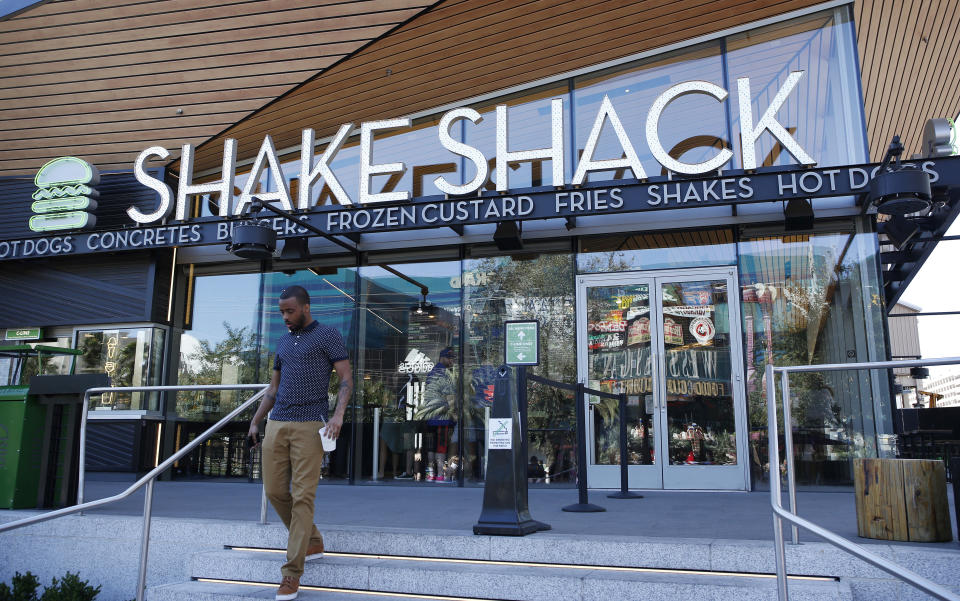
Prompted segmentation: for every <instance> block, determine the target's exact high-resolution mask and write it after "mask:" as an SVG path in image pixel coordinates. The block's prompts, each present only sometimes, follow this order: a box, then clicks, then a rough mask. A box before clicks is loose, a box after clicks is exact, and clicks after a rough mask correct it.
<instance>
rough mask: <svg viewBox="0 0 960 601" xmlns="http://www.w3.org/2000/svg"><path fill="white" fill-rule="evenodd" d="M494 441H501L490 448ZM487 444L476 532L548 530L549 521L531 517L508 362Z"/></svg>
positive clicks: (500, 378)
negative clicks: (484, 477) (505, 432)
mask: <svg viewBox="0 0 960 601" xmlns="http://www.w3.org/2000/svg"><path fill="white" fill-rule="evenodd" d="M501 420H508V421H506V422H504V421H501ZM499 426H502V427H503V428H505V429H506V430H507V431H508V432H509V435H506V434H504V433H502V432H499V430H498V427H499ZM495 430H496V431H495ZM498 433H499V434H498ZM491 441H495V442H499V443H500V444H497V445H496V446H494V447H492V448H489V447H490V442H491ZM487 445H488V449H487V473H486V485H485V487H484V489H483V508H482V510H481V511H480V519H479V520H478V521H477V523H476V524H474V526H473V533H474V534H494V535H499V536H524V535H527V534H531V533H533V532H538V531H540V530H549V529H550V526H549V524H544V523H543V522H538V521H537V520H535V519H533V518H532V517H530V509H529V505H528V501H527V465H526V461H524V457H523V456H522V455H521V453H522V452H523V443H522V440H521V433H520V414H519V411H518V406H517V395H516V394H515V393H514V391H513V387H512V385H511V381H510V369H509V368H508V367H507V366H502V367H500V369H499V370H498V371H497V379H496V383H495V385H494V400H493V410H492V411H491V413H490V425H489V426H488V429H487ZM498 447H499V448H498Z"/></svg>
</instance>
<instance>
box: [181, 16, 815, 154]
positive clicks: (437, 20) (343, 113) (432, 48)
mask: <svg viewBox="0 0 960 601" xmlns="http://www.w3.org/2000/svg"><path fill="white" fill-rule="evenodd" d="M815 4H817V2H815V1H813V0H779V1H774V0H746V1H743V0H647V1H645V2H633V1H629V0H599V1H595V2H567V1H564V0H539V1H528V2H520V1H517V0H484V1H478V0H446V1H445V2H443V3H442V4H440V5H439V6H436V7H434V8H433V9H431V10H430V11H428V12H425V13H424V14H422V15H420V16H419V17H417V18H416V19H414V20H412V21H411V22H409V23H407V24H406V25H404V26H402V27H400V28H398V29H397V30H396V31H394V32H393V33H391V34H390V35H389V36H386V37H383V38H381V39H379V40H377V41H375V42H374V43H372V44H370V45H369V46H367V47H366V48H364V49H363V50H362V51H360V52H358V53H356V54H355V55H354V56H352V57H350V59H349V60H347V61H344V62H342V63H340V64H339V65H337V66H336V67H335V68H332V69H329V70H328V71H326V72H324V73H321V74H319V75H318V76H316V77H314V78H312V79H311V80H310V81H307V82H305V83H304V84H303V85H301V86H299V87H298V88H296V89H295V90H293V91H291V92H290V93H288V94H287V95H285V96H284V97H283V98H280V99H278V100H277V101H276V102H273V103H272V104H270V105H269V106H268V107H265V108H264V109H262V110H260V111H257V112H256V113H255V114H253V115H251V116H250V117H248V118H246V119H244V120H243V121H242V122H240V123H238V124H236V125H235V126H233V127H231V128H229V129H228V130H226V131H225V132H224V133H223V134H221V135H219V136H216V137H215V138H213V139H211V140H210V141H208V142H207V143H205V144H204V145H203V146H202V147H201V149H200V150H199V151H198V154H197V159H196V171H197V172H202V171H203V170H206V169H216V168H217V167H218V166H219V162H220V160H221V159H220V155H221V153H222V150H223V140H224V138H227V137H233V138H237V140H238V142H239V150H238V156H239V157H241V158H250V157H252V156H253V155H254V154H256V151H257V150H258V148H259V146H260V143H261V142H262V140H263V136H264V135H265V134H268V133H269V134H271V135H272V136H273V138H274V143H275V144H276V147H277V148H278V149H280V148H287V147H291V146H295V145H298V144H299V141H300V130H301V128H302V127H305V126H306V125H308V124H309V126H310V127H313V128H314V129H315V130H316V131H317V137H318V138H322V137H324V136H329V135H332V134H333V133H334V132H335V131H336V128H337V127H338V126H339V125H340V124H342V123H347V122H353V123H357V122H360V121H368V120H374V119H382V118H389V117H397V116H401V115H405V114H410V113H415V112H418V111H422V110H426V109H429V108H431V107H435V106H440V105H443V104H446V103H451V102H456V101H459V100H462V99H465V98H470V97H474V96H477V95H480V94H485V93H490V92H494V91H497V90H501V89H504V88H508V87H511V86H515V85H520V84H524V83H527V82H531V81H535V80H537V79H540V78H543V77H547V76H550V75H555V74H557V73H558V72H564V71H570V70H573V69H578V68H582V67H589V66H591V65H596V64H598V63H601V62H604V61H608V60H611V59H616V58H621V57H623V56H628V55H631V54H635V53H638V52H642V51H646V50H651V49H654V48H657V47H661V46H665V45H669V44H673V43H675V42H680V41H683V40H686V39H690V38H694V37H698V36H701V35H705V34H709V33H713V32H716V31H719V30H722V29H727V28H731V27H735V26H737V25H742V24H744V23H749V22H751V21H757V20H760V19H764V18H766V17H771V16H774V15H777V14H781V13H784V12H789V11H792V10H796V9H800V8H805V7H808V6H813V5H815ZM172 167H176V165H175V164H174V165H172Z"/></svg>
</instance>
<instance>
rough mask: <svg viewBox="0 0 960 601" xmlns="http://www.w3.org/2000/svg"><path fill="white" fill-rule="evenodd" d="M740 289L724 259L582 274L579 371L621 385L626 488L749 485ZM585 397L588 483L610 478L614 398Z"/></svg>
mask: <svg viewBox="0 0 960 601" xmlns="http://www.w3.org/2000/svg"><path fill="white" fill-rule="evenodd" d="M736 290H737V287H736V278H735V274H734V271H733V269H732V268H730V267H723V268H711V269H696V270H683V271H666V272H656V273H650V274H646V273H639V274H638V273H620V274H602V275H592V276H580V277H579V278H578V285H577V296H578V299H577V300H578V319H577V322H578V323H577V326H578V338H577V340H578V361H579V367H580V377H581V381H583V382H584V383H585V384H586V385H587V387H589V388H594V389H598V390H604V391H608V392H614V393H617V392H621V391H623V392H626V393H627V399H628V402H627V420H628V424H627V455H628V462H629V465H630V468H629V477H630V487H631V488H667V489H704V490H745V489H746V488H747V487H748V482H749V481H748V479H747V471H746V465H747V464H746V456H745V452H746V441H745V440H744V436H743V434H744V432H746V427H745V423H746V403H745V397H744V394H743V386H742V375H741V374H742V373H743V368H742V359H741V352H740V328H739V323H740V321H739V312H738V309H739V307H738V304H737V299H738V294H737V293H736ZM585 402H586V403H587V404H588V406H587V418H588V419H587V421H588V423H587V439H588V479H589V483H590V486H592V487H596V488H616V487H618V486H619V484H620V480H619V478H620V476H619V462H620V444H619V431H620V430H619V428H620V422H619V419H620V417H619V412H618V407H617V403H616V402H615V401H610V400H606V399H601V398H599V397H594V396H587V398H586V399H585Z"/></svg>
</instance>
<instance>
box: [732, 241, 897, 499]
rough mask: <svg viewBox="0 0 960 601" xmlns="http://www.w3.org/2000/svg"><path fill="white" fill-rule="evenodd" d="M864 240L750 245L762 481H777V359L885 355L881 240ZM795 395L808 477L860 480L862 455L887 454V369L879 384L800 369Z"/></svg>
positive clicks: (750, 375)
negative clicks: (772, 408) (770, 380)
mask: <svg viewBox="0 0 960 601" xmlns="http://www.w3.org/2000/svg"><path fill="white" fill-rule="evenodd" d="M859 237H871V235H870V234H854V233H853V232H833V233H830V232H828V233H817V234H803V235H782V236H769V237H758V238H751V239H747V240H744V241H743V242H741V243H740V261H741V263H740V265H741V271H740V277H741V282H740V283H741V294H742V296H743V303H742V305H741V306H742V310H743V316H744V318H743V322H744V323H743V327H744V332H745V337H744V339H745V347H746V349H745V351H746V352H745V356H746V373H747V395H748V398H749V420H750V429H751V435H750V446H751V453H750V455H751V471H752V473H753V477H754V481H755V485H756V484H760V483H765V482H766V480H767V478H768V477H769V466H768V464H767V459H766V457H767V441H766V431H767V430H766V429H767V406H766V395H765V393H764V390H765V388H764V384H763V373H764V368H765V366H766V365H767V363H770V362H773V363H774V364H775V365H807V364H817V363H843V362H853V361H868V360H875V359H877V358H879V357H882V356H883V353H884V349H883V344H884V343H883V338H882V337H878V336H876V335H874V334H872V333H871V332H872V331H873V330H875V325H876V324H877V322H878V321H880V320H882V311H883V304H882V302H881V300H880V299H881V296H880V290H879V288H878V286H879V284H878V283H877V281H876V277H875V276H876V273H877V265H876V251H875V248H876V246H875V244H873V243H872V241H868V240H864V241H863V242H864V244H860V243H858V242H859V241H858V240H857V238H859ZM778 394H779V393H778ZM790 398H791V404H792V408H793V411H792V417H793V424H794V434H793V440H794V447H795V453H796V455H795V458H796V467H797V482H798V483H801V484H850V483H852V480H853V476H852V459H853V458H854V457H876V456H877V439H876V435H875V434H876V432H877V427H876V422H879V423H880V424H881V427H880V430H881V432H882V433H890V432H889V429H888V428H889V425H888V424H889V417H888V415H889V411H890V409H889V402H890V401H889V388H888V384H887V382H886V373H885V372H880V373H878V375H877V381H873V380H872V374H871V372H867V371H859V372H855V371H850V372H836V371H835V372H824V373H815V372H813V373H804V374H794V375H792V376H791V377H790ZM877 414H880V415H877ZM875 420H876V421H875ZM781 445H782V442H781ZM781 448H782V446H781ZM781 469H785V468H783V466H781Z"/></svg>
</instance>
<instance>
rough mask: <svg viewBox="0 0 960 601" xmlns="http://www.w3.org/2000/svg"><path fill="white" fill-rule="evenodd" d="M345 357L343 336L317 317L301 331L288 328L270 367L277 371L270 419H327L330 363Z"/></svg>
mask: <svg viewBox="0 0 960 601" xmlns="http://www.w3.org/2000/svg"><path fill="white" fill-rule="evenodd" d="M346 358H347V350H346V348H344V346H343V338H342V337H341V336H340V332H338V331H337V330H336V329H335V328H331V327H327V326H322V325H320V324H319V323H318V322H317V321H316V320H314V321H312V322H310V324H309V325H308V326H306V327H305V328H303V329H302V330H290V331H289V332H288V333H286V334H284V335H283V336H282V337H281V338H280V341H279V342H278V343H277V355H276V358H275V359H274V360H273V369H275V370H277V371H279V372H280V386H279V388H278V389H277V401H276V403H274V405H273V409H272V410H271V411H270V419H272V420H275V421H281V422H308V421H320V420H323V421H326V420H327V413H328V411H329V403H328V401H327V387H328V386H329V385H330V371H331V370H332V369H333V364H334V363H336V362H337V361H343V360H344V359H346Z"/></svg>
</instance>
